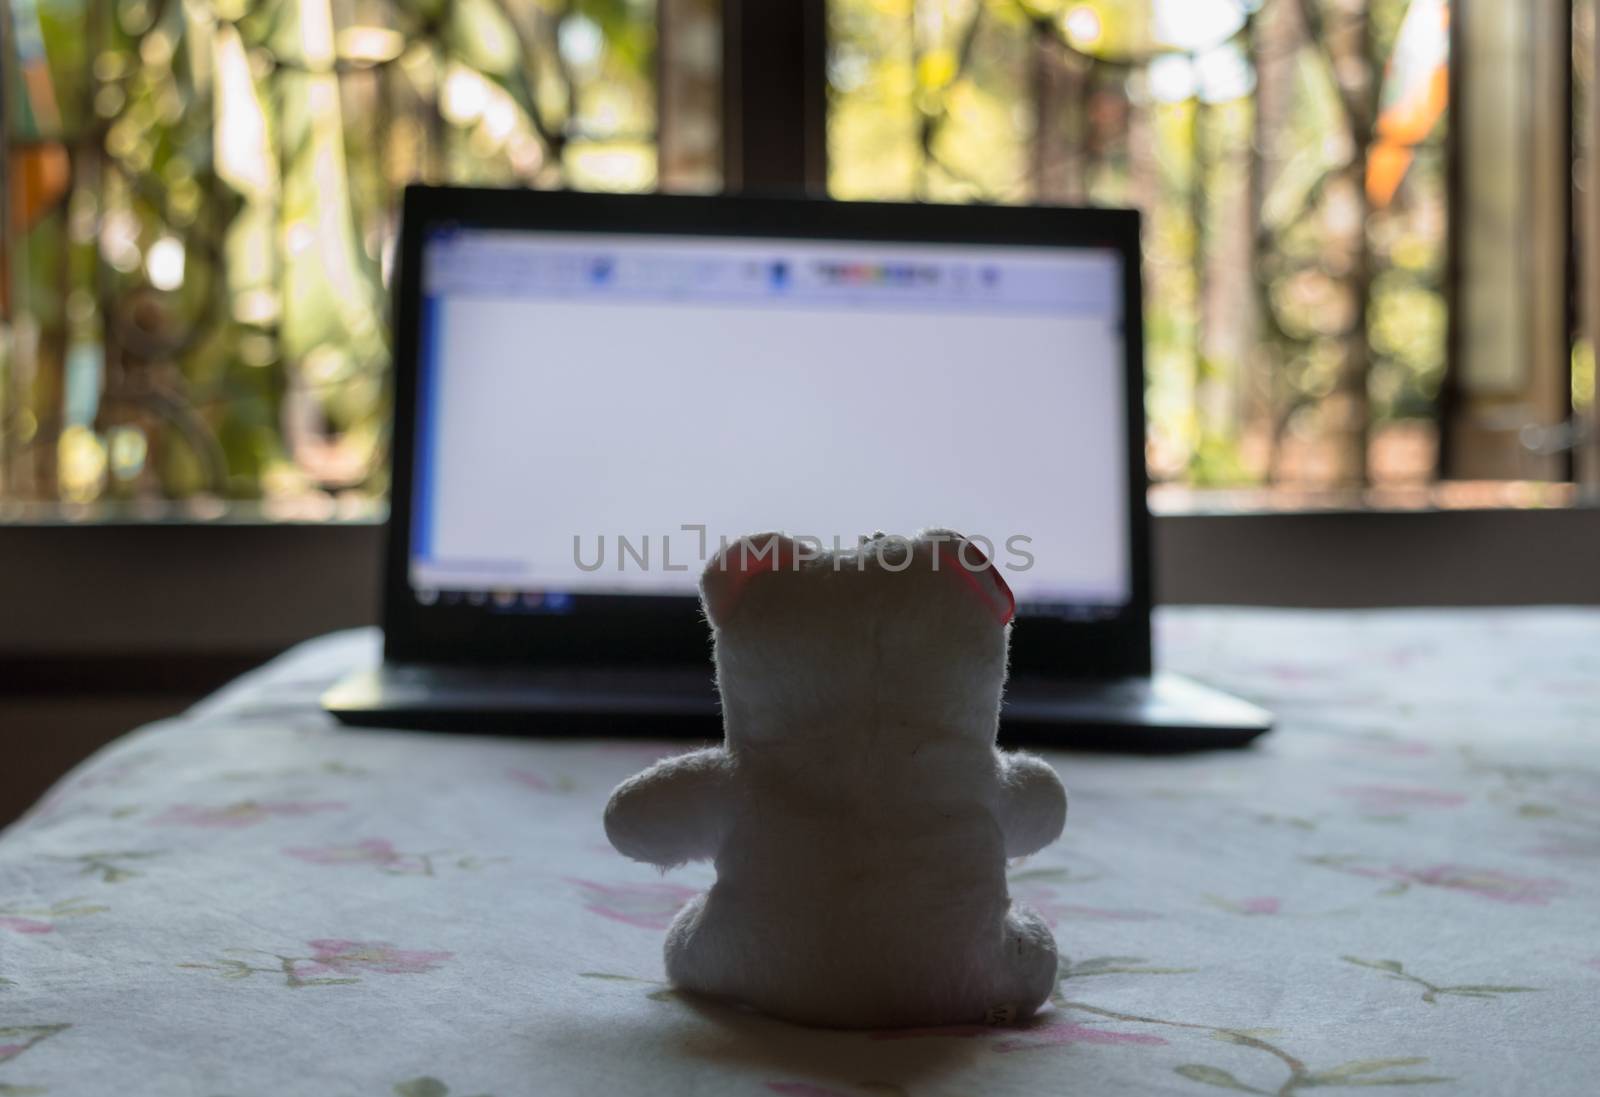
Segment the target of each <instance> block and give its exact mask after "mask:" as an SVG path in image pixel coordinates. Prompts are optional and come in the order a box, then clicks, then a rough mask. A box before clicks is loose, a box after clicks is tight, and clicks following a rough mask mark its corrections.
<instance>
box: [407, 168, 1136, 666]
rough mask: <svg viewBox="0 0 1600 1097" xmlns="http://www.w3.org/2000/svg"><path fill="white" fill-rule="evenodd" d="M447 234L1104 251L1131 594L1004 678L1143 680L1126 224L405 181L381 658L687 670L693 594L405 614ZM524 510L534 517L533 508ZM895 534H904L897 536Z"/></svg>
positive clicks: (1027, 210) (1017, 633)
mask: <svg viewBox="0 0 1600 1097" xmlns="http://www.w3.org/2000/svg"><path fill="white" fill-rule="evenodd" d="M446 226H462V227H471V228H487V229H513V230H516V229H526V230H535V231H538V230H546V231H560V232H595V233H622V234H638V235H683V236H727V237H767V238H787V239H795V240H838V241H842V242H852V243H859V242H880V243H934V244H989V245H1021V246H1033V247H1038V246H1046V247H1062V246H1065V247H1101V248H1113V249H1115V250H1116V251H1117V252H1118V254H1119V255H1120V256H1121V257H1122V267H1123V301H1122V316H1123V318H1124V339H1123V346H1124V358H1125V363H1124V367H1125V368H1124V380H1125V392H1124V404H1125V407H1126V409H1127V422H1126V425H1125V436H1126V439H1127V448H1126V452H1125V454H1124V455H1123V456H1124V459H1125V461H1126V477H1125V479H1126V482H1127V485H1128V530H1127V535H1128V545H1129V547H1130V563H1131V573H1130V580H1131V581H1130V597H1129V601H1128V603H1127V605H1126V606H1124V607H1122V609H1121V610H1120V611H1118V612H1116V613H1114V614H1113V615H1111V616H1109V617H1104V618H1100V619H1095V620H1069V619H1064V618H1059V617H1040V616H1026V617H1021V618H1019V619H1018V620H1017V622H1016V624H1015V626H1014V632H1013V636H1012V668H1013V670H1014V671H1016V672H1018V673H1025V674H1030V675H1039V676H1048V677H1061V678H1071V677H1106V676H1120V675H1139V674H1148V673H1149V672H1150V665H1151V645H1150V600H1151V590H1150V540H1149V539H1150V515H1149V508H1148V506H1147V504H1146V488H1147V473H1146V468H1145V456H1144V437H1145V422H1144V419H1145V416H1144V339H1143V331H1142V324H1141V323H1140V322H1139V320H1140V318H1141V317H1142V316H1143V310H1142V304H1141V293H1142V288H1141V281H1140V264H1139V214H1138V212H1137V211H1134V210H1120V209H1071V208H1063V207H1047V206H1015V207H1013V206H979V205H968V206H954V205H919V204H907V203H886V202H885V203H879V202H837V201H829V200H817V199H790V198H747V197H737V196H730V195H717V196H688V195H659V194H648V195H618V194H588V193H577V192H571V191H533V190H495V189H485V188H470V187H435V186H422V185H413V186H410V187H407V188H406V191H405V197H404V206H403V215H402V219H401V227H400V237H399V242H398V245H397V248H396V254H395V273H394V278H393V296H392V301H393V310H394V311H393V317H392V330H393V334H394V386H395V387H394V429H393V432H392V445H391V480H390V493H389V495H390V503H389V529H388V535H387V537H386V545H387V560H386V563H385V567H384V590H383V628H384V654H385V657H386V658H387V659H389V660H391V661H395V662H444V663H449V662H473V663H479V662H512V663H523V662H541V663H574V662H576V663H592V662H612V663H656V664H674V663H676V664H687V663H697V662H700V661H702V660H703V659H704V658H705V653H706V651H707V643H708V632H707V627H706V623H705V621H704V620H703V618H702V617H701V616H700V613H699V609H698V604H697V602H696V600H695V599H694V598H691V597H682V598H671V599H662V598H648V599H638V600H630V599H617V598H607V599H603V600H597V602H596V604H595V605H594V606H591V605H590V604H588V603H587V602H585V603H584V604H583V605H582V611H581V612H576V613H571V614H505V613H496V612H493V611H492V610H491V609H490V608H489V607H487V606H474V605H469V604H456V605H446V604H443V603H441V602H435V603H434V604H432V605H423V604H421V603H419V602H418V601H417V599H416V597H415V595H414V594H413V591H412V588H411V584H410V578H409V574H408V572H409V561H410V539H411V525H412V503H413V499H412V493H413V476H414V472H415V442H416V423H417V419H416V413H417V384H418V366H419V361H418V359H419V340H420V337H421V330H420V329H421V321H422V247H423V241H424V240H425V238H426V237H427V235H428V233H429V231H430V230H431V229H434V228H440V227H446ZM526 505H528V506H536V505H537V501H536V500H532V499H530V500H527V501H526ZM905 532H909V531H905Z"/></svg>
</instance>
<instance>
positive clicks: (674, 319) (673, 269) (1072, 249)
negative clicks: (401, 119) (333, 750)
mask: <svg viewBox="0 0 1600 1097" xmlns="http://www.w3.org/2000/svg"><path fill="white" fill-rule="evenodd" d="M393 281H394V287H395V297H394V351H395V355H394V361H395V382H396V389H395V421H394V436H393V447H392V452H393V479H392V489H391V511H390V521H389V537H388V562H387V567H386V569H385V587H384V592H383V627H384V660H383V663H382V665H381V666H379V667H376V668H373V669H371V670H367V671H363V672H360V673H358V674H355V675H353V676H352V677H350V678H348V679H346V680H344V681H342V682H340V683H338V684H337V685H336V686H334V687H333V688H332V689H331V690H329V691H328V693H327V694H326V696H325V697H324V705H325V707H326V708H327V709H328V711H330V712H332V713H333V714H334V715H335V716H336V717H338V718H339V719H340V720H341V721H343V722H345V723H347V724H352V725H368V726H383V727H407V728H431V729H438V730H444V731H484V732H489V731H493V732H514V733H526V734H567V733H581V734H646V735H652V736H670V735H687V736H694V737H699V738H716V737H718V736H719V735H720V721H719V716H718V709H717V698H716V693H715V689H714V685H713V681H712V672H711V664H710V659H709V642H708V641H709V633H708V628H707V625H706V623H705V621H704V619H703V618H702V616H701V615H700V613H699V606H698V601H697V597H696V582H697V580H698V577H699V573H700V571H701V569H702V567H703V565H704V561H705V560H706V559H708V558H709V556H710V555H712V554H714V553H715V552H716V551H717V549H718V547H719V546H720V545H721V544H722V543H723V542H724V541H730V540H733V539H736V538H738V537H740V536H742V535H745V534H749V533H752V532H755V531H760V530H768V529H782V530H785V531H787V532H788V533H790V534H791V535H796V536H801V537H809V538H813V539H815V540H816V541H817V542H819V543H820V544H822V545H824V546H831V545H832V544H841V543H842V544H854V543H855V540H856V538H858V537H861V536H866V535H871V534H872V533H874V532H875V531H878V530H887V531H889V532H891V533H897V534H905V535H909V534H912V533H914V532H915V531H916V530H918V529H921V528H925V527H946V528H953V529H958V530H960V531H962V532H963V533H964V534H966V535H967V536H969V537H972V538H974V539H978V540H977V543H978V544H979V545H980V546H981V547H983V548H984V549H985V550H986V551H987V552H988V555H989V556H990V558H991V559H993V560H994V561H995V564H996V566H997V567H1000V568H1002V569H1003V574H1004V577H1005V579H1006V581H1007V583H1008V584H1009V585H1010V587H1011V588H1012V590H1013V591H1014V592H1015V595H1016V600H1017V607H1016V619H1015V624H1014V626H1013V628H1014V632H1013V637H1012V676H1011V681H1010V684H1009V686H1008V688H1007V693H1006V701H1005V706H1004V710H1003V712H1002V720H1001V725H1002V740H1003V741H1011V742H1020V741H1027V742H1033V743H1040V744H1045V745H1053V746H1062V747H1085V748H1099V749H1114V750H1133V751H1160V750H1181V749H1197V748H1206V747H1216V746H1237V745H1241V744H1243V743H1246V742H1248V741H1249V740H1251V739H1252V738H1254V737H1255V736H1257V735H1259V734H1261V733H1262V732H1263V731H1265V730H1267V729H1268V728H1269V727H1270V726H1271V718H1270V716H1269V715H1268V714H1267V713H1266V712H1264V711H1263V710H1261V709H1260V708H1258V707H1256V706H1255V705H1252V704H1249V703H1247V702H1245V701H1242V700H1240V699H1238V698H1235V697H1231V696H1228V695H1226V694H1224V693H1221V692H1219V691H1217V690H1214V689H1211V688H1208V687H1206V686H1204V685H1202V684H1200V683H1197V682H1194V681H1190V680H1187V679H1183V678H1180V677H1178V676H1175V675H1170V674H1164V673H1157V674H1152V667H1151V641H1150V608H1151V593H1150V571H1151V568H1150V538H1149V522H1150V519H1149V513H1148V510H1147V508H1146V505H1145V488H1146V478H1145V465H1144V410H1143V389H1144V380H1143V369H1142V345H1141V317H1142V312H1141V297H1140V272H1139V223H1138V215H1137V214H1136V213H1134V212H1132V211H1124V210H1083V209H1057V208H1039V207H1030V208H1003V207H984V206H932V205H897V204H880V203H844V202H827V201H812V200H799V199H797V200H786V199H766V198H744V197H725V196H718V197H687V196H666V195H634V196H627V195H598V194H575V193H564V192H556V193H551V192H536V191H523V190H516V191H512V190H482V189H467V188H450V187H420V186H419V187H412V188H410V189H408V190H407V191H406V194H405V201H404V210H403V217H402V224H401V232H400V240H399V246H398V251H397V258H396V272H395V277H394V280H393ZM990 550H992V551H990Z"/></svg>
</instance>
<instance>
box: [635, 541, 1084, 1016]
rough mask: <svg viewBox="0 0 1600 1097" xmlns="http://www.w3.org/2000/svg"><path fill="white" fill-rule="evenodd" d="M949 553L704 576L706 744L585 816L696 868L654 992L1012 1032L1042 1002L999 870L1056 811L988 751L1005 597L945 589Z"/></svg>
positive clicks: (1044, 981) (952, 577)
mask: <svg viewBox="0 0 1600 1097" xmlns="http://www.w3.org/2000/svg"><path fill="white" fill-rule="evenodd" d="M774 536H775V535H768V534H762V535H757V536H755V537H752V538H747V539H746V541H745V542H744V543H748V544H752V545H755V546H757V547H760V546H762V545H763V544H764V543H765V541H766V539H767V538H769V537H774ZM939 540H948V541H950V542H952V543H951V544H949V545H947V546H946V547H945V548H943V549H940V548H938V547H937V546H936V542H937V541H939ZM959 541H960V538H959V535H956V534H953V533H950V532H949V531H944V530H932V531H928V532H926V533H924V534H921V535H919V536H918V537H917V538H916V539H915V540H914V541H912V542H910V543H909V545H910V548H909V553H908V551H907V548H906V545H907V542H899V543H898V545H896V543H895V542H893V541H891V542H885V543H884V545H887V546H889V547H883V546H880V545H879V544H877V543H869V544H868V545H867V546H866V547H865V548H864V549H862V550H859V551H854V550H852V551H847V552H845V553H843V554H841V556H840V557H839V558H838V559H837V560H836V559H835V557H834V556H833V555H832V554H823V555H822V556H820V557H819V558H817V559H814V560H808V561H802V562H800V563H799V564H798V565H796V563H795V561H796V546H795V544H794V543H793V542H792V541H789V540H788V539H787V538H781V539H778V541H777V544H778V551H779V557H778V566H777V567H776V568H766V567H764V566H763V563H762V562H761V561H752V560H751V559H750V554H749V553H746V552H744V551H742V548H741V546H739V545H736V546H733V547H732V548H730V549H729V550H727V551H725V552H724V553H723V554H721V555H719V556H718V557H717V558H716V559H714V560H713V561H712V562H711V563H710V565H709V566H708V567H707V569H706V572H705V574H704V576H703V577H702V580H701V591H702V594H703V597H704V601H705V605H706V611H707V616H708V618H709V620H710V622H711V625H712V631H713V635H714V639H715V647H716V665H717V684H718V688H719V689H720V691H721V694H722V706H723V720H724V727H725V731H726V740H725V742H724V745H723V746H721V747H715V748H711V749H707V750H699V751H695V752H693V753H690V754H685V755H681V756H679V757H676V758H670V759H667V760H665V761H663V762H660V763H658V764H656V765H654V766H652V767H651V768H649V769H647V770H645V771H644V772H643V773H640V774H638V775H637V776H635V777H633V778H631V779H629V780H627V781H625V782H623V783H622V784H621V785H620V786H619V787H618V788H617V790H616V791H615V792H614V793H613V794H612V796H611V801H610V803H608V804H607V805H606V815H605V822H606V833H607V835H608V836H609V837H610V839H611V843H612V845H614V846H615V847H616V848H617V849H618V850H619V851H620V852H621V853H623V854H625V855H626V856H628V857H631V858H633V859H635V860H638V861H645V862H648V863H650V864H653V865H659V866H661V867H663V868H666V867H670V866H673V865H680V864H683V863H684V862H686V861H692V860H701V859H710V860H713V861H714V862H715V863H716V868H717V881H716V883H715V885H714V886H713V887H712V888H711V890H710V891H708V892H705V893H704V894H701V895H699V896H697V897H696V898H695V899H694V900H693V901H691V902H690V903H689V905H688V906H687V907H685V908H684V910H683V911H682V912H681V913H680V914H679V915H678V917H677V920H676V921H674V922H673V924H672V927H671V929H670V930H668V933H667V942H666V966H667V974H668V976H669V977H670V978H671V979H672V981H673V982H674V983H676V984H677V985H679V986H681V987H684V988H686V989H689V990H693V991H698V992H701V993H704V994H708V995H714V996H716V997H720V998H725V999H730V1000H734V1001H738V1002H742V1003H745V1004H747V1005H750V1006H753V1007H755V1008H757V1009H760V1010H762V1011H764V1012H766V1013H770V1014H773V1015H775V1016H778V1017H783V1018H787V1019H789V1020H793V1021H798V1022H801V1023H804V1024H812V1025H823V1026H830V1027H847V1028H877V1027H896V1026H921V1025H945V1024H968V1023H975V1022H983V1021H988V1022H1001V1021H1010V1020H1017V1019H1021V1018H1023V1017H1026V1016H1028V1015H1029V1014H1031V1013H1033V1012H1034V1011H1035V1010H1036V1009H1038V1007H1039V1006H1040V1004H1041V1003H1043V1002H1044V1000H1045V999H1046V997H1048V995H1049V994H1050V991H1051V989H1052V987H1053V986H1054V983H1055V977H1056V947H1055V941H1054V939H1053V938H1052V937H1051V934H1050V931H1049V929H1048V928H1047V927H1046V926H1045V924H1044V923H1043V922H1042V921H1041V920H1040V918H1039V917H1038V915H1037V914H1035V913H1033V912H1032V911H1030V910H1027V909H1026V908H1024V907H1022V906H1020V905H1018V904H1015V903H1013V902H1012V901H1011V899H1010V897H1009V895H1008V894H1007V891H1006V879H1005V862H1006V858H1008V857H1021V856H1024V855H1026V854H1029V853H1033V852H1034V851H1036V850H1038V849H1041V848H1043V847H1044V846H1046V845H1048V844H1049V843H1050V842H1053V841H1054V840H1055V839H1056V838H1057V837H1058V836H1059V835H1060V833H1061V828H1062V825H1063V823H1064V821H1065V818H1066V811H1067V801H1066V794H1065V793H1064V792H1063V790H1062V787H1061V782H1060V780H1059V779H1058V778H1057V777H1056V774H1055V771H1054V770H1053V769H1051V768H1050V766H1049V765H1047V764H1046V763H1045V762H1044V761H1042V760H1041V759H1039V758H1037V757H1033V756H1031V755H1027V754H1016V753H1002V752H1000V751H998V750H996V749H995V745H994V740H995V729H996V725H997V721H998V715H999V707H1000V696H1001V690H1002V689H1003V687H1004V684H1005V677H1006V648H1007V643H1008V639H1009V634H1010V626H1009V623H1007V622H1008V620H1009V612H1005V613H1003V614H997V613H996V611H995V604H996V602H997V600H999V599H1001V598H1003V599H1004V600H1005V602H1006V603H1007V606H1009V598H1010V592H1009V591H1008V590H1006V588H1005V585H1004V582H1003V580H1001V579H1000V578H999V575H998V572H996V571H995V570H994V569H993V568H992V567H986V568H984V569H983V570H981V571H978V572H975V573H973V572H969V573H968V575H967V576H960V575H956V574H953V571H954V568H956V567H958V566H959V565H958V564H957V563H956V558H955V555H954V552H953V551H952V550H953V549H954V548H955V544H954V542H959ZM880 548H881V549H882V551H881V554H880V551H879V550H880ZM897 548H898V552H897V551H896V549H897ZM936 558H937V559H938V564H939V566H938V569H937V570H935V566H934V562H935V559H936ZM769 559H770V558H769ZM967 559H968V560H969V561H976V560H981V554H980V553H978V552H977V550H976V547H975V546H973V547H971V548H969V550H968V553H967ZM902 566H903V570H898V569H901V568H902ZM974 579H975V580H977V582H976V583H975V582H974V581H973V580H974Z"/></svg>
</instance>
